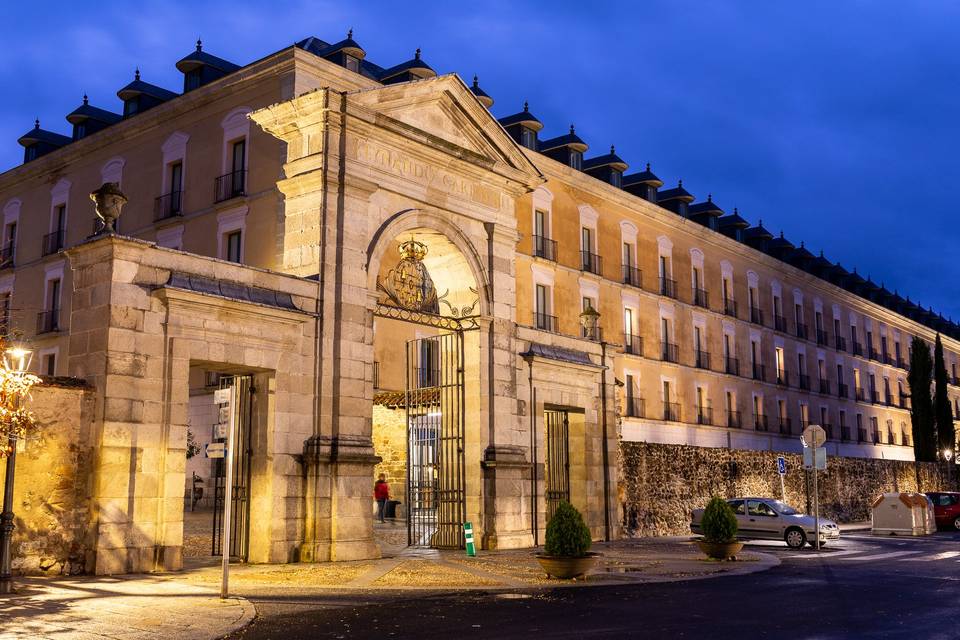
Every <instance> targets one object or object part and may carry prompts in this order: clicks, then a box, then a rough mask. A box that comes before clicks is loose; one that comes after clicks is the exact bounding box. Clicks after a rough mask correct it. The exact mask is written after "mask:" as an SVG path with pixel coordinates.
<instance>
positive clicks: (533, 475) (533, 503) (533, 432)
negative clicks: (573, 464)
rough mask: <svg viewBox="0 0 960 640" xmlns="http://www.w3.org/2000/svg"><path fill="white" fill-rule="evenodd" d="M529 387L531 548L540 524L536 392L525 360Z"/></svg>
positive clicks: (530, 362) (529, 362)
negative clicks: (538, 510)
mask: <svg viewBox="0 0 960 640" xmlns="http://www.w3.org/2000/svg"><path fill="white" fill-rule="evenodd" d="M526 361H527V367H528V372H529V373H528V374H527V381H528V384H529V386H530V408H529V409H528V412H529V413H530V467H531V468H530V515H531V516H532V518H533V520H532V521H533V546H535V547H538V546H540V522H539V519H538V517H537V516H538V514H537V414H536V407H537V392H536V390H535V389H534V388H533V358H526Z"/></svg>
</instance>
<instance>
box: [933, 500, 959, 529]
mask: <svg viewBox="0 0 960 640" xmlns="http://www.w3.org/2000/svg"><path fill="white" fill-rule="evenodd" d="M927 497H928V498H930V500H931V501H932V502H933V516H934V518H935V519H936V521H937V527H943V528H945V529H955V530H957V531H960V493H957V492H952V491H931V492H929V493H927Z"/></svg>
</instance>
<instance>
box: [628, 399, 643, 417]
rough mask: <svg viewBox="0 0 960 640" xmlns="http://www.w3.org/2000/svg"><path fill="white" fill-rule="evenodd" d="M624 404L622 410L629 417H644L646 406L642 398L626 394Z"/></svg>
mask: <svg viewBox="0 0 960 640" xmlns="http://www.w3.org/2000/svg"><path fill="white" fill-rule="evenodd" d="M624 405H625V406H624V411H625V412H626V414H627V416H628V417H630V418H644V417H646V415H647V406H646V403H645V402H644V401H643V398H637V397H635V396H627V397H626V398H625V401H624Z"/></svg>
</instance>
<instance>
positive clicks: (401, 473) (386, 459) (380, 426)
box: [370, 404, 407, 515]
mask: <svg viewBox="0 0 960 640" xmlns="http://www.w3.org/2000/svg"><path fill="white" fill-rule="evenodd" d="M373 451H374V453H376V455H378V456H380V458H381V461H380V463H379V464H378V465H377V466H376V467H375V468H374V470H373V478H371V480H370V495H371V496H372V495H373V483H374V481H375V480H376V479H377V477H378V476H379V475H380V474H381V473H383V474H386V476H387V483H388V484H389V485H390V498H391V499H393V500H399V501H400V502H401V504H402V507H401V509H402V511H403V513H406V506H407V496H406V493H407V491H406V488H407V421H406V417H405V413H404V411H403V409H389V408H387V407H384V406H383V405H379V404H375V405H373ZM371 499H372V498H371ZM398 515H400V514H398Z"/></svg>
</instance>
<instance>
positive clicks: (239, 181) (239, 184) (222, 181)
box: [214, 169, 247, 202]
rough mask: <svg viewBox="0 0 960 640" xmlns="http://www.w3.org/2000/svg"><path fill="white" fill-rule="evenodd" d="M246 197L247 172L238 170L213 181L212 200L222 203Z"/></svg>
mask: <svg viewBox="0 0 960 640" xmlns="http://www.w3.org/2000/svg"><path fill="white" fill-rule="evenodd" d="M244 195H247V170H246V169H238V170H237V171H231V172H230V173H225V174H224V175H222V176H220V177H218V178H217V179H216V180H215V181H214V200H215V202H223V201H224V200H229V199H230V198H238V197H240V196H244Z"/></svg>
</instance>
